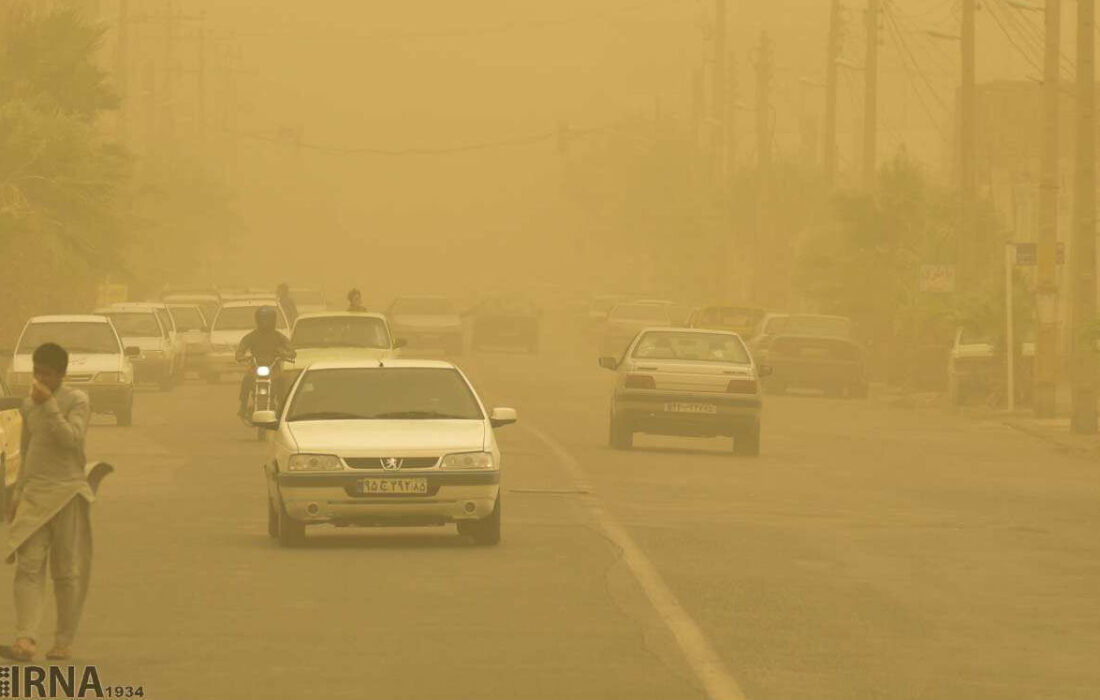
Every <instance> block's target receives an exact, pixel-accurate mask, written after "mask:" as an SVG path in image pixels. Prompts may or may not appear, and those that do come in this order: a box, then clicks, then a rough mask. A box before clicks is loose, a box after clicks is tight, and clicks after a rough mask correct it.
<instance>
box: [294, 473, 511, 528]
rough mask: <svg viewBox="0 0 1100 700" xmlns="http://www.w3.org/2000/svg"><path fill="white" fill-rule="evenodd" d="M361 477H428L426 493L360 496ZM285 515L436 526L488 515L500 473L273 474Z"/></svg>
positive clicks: (319, 520)
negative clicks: (416, 494) (417, 494)
mask: <svg viewBox="0 0 1100 700" xmlns="http://www.w3.org/2000/svg"><path fill="white" fill-rule="evenodd" d="M363 479H386V480H401V479H426V480H427V482H428V492H427V494H425V495H419V496H409V495H400V496H398V495H384V496H380V495H361V493H360V490H359V483H360V482H361V481H362V480H363ZM275 483H276V488H277V491H278V494H279V500H280V501H281V502H282V505H283V507H284V508H285V509H286V512H287V514H288V515H289V516H290V517H292V518H294V519H296V520H301V521H304V522H306V523H335V524H338V525H342V524H347V525H433V524H444V523H449V522H458V521H461V520H478V519H481V518H487V517H489V516H490V515H491V514H492V512H493V508H494V507H495V505H496V500H497V496H498V494H499V493H500V472H499V471H484V472H439V471H435V472H411V471H410V472H402V473H379V472H375V471H371V472H367V471H362V472H347V471H343V472H332V473H324V472H318V473H301V474H298V473H288V472H280V473H278V474H276V475H275Z"/></svg>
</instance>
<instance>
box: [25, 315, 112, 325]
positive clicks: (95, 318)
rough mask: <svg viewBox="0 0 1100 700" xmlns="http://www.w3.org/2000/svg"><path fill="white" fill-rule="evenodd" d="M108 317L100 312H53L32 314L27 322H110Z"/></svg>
mask: <svg viewBox="0 0 1100 700" xmlns="http://www.w3.org/2000/svg"><path fill="white" fill-rule="evenodd" d="M110 322H111V321H110V319H108V318H107V317H106V316H103V315H100V314H54V315H48V316H33V317H31V319H30V320H29V321H27V323H110Z"/></svg>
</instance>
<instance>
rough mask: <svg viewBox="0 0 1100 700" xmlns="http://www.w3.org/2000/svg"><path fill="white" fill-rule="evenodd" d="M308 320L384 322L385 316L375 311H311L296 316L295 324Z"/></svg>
mask: <svg viewBox="0 0 1100 700" xmlns="http://www.w3.org/2000/svg"><path fill="white" fill-rule="evenodd" d="M309 318H377V319H380V320H382V321H385V320H386V316H385V314H380V313H377V312H375V311H313V312H310V313H308V314H298V319H297V321H295V323H297V322H298V321H301V320H302V319H309Z"/></svg>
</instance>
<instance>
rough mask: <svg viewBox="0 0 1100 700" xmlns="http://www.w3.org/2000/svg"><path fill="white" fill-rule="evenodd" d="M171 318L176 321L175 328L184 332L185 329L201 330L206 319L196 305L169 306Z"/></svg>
mask: <svg viewBox="0 0 1100 700" xmlns="http://www.w3.org/2000/svg"><path fill="white" fill-rule="evenodd" d="M168 310H169V311H171V312H172V318H173V319H175V321H176V328H177V329H178V330H180V331H182V332H184V333H186V332H187V331H201V330H202V329H203V327H204V326H206V320H205V319H203V317H202V312H200V311H199V309H198V307H196V306H170V307H168Z"/></svg>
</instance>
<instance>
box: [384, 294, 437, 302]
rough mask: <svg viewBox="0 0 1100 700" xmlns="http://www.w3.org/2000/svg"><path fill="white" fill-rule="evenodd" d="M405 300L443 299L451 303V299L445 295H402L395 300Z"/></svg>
mask: <svg viewBox="0 0 1100 700" xmlns="http://www.w3.org/2000/svg"><path fill="white" fill-rule="evenodd" d="M404 299H443V300H445V301H451V297H449V296H447V295H445V294H402V295H400V296H396V297H394V298H393V300H394V301H401V300H404Z"/></svg>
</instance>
